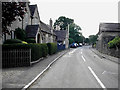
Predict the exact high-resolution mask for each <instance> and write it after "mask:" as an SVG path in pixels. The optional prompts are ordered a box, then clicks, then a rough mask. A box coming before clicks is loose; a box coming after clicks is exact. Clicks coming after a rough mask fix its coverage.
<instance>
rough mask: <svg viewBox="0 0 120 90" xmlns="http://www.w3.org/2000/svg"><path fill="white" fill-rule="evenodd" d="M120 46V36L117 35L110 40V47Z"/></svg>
mask: <svg viewBox="0 0 120 90" xmlns="http://www.w3.org/2000/svg"><path fill="white" fill-rule="evenodd" d="M116 46H117V47H119V48H120V37H118V36H117V37H115V38H114V39H113V40H112V41H110V42H108V47H109V48H116Z"/></svg>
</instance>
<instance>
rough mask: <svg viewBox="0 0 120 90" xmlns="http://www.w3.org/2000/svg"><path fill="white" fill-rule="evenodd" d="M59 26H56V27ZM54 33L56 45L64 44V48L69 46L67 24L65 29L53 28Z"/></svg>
mask: <svg viewBox="0 0 120 90" xmlns="http://www.w3.org/2000/svg"><path fill="white" fill-rule="evenodd" d="M58 28H59V26H57V29H58ZM54 33H55V34H56V35H57V43H58V45H65V48H68V47H69V26H68V28H67V30H60V28H59V29H58V30H54Z"/></svg>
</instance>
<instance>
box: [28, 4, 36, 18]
mask: <svg viewBox="0 0 120 90" xmlns="http://www.w3.org/2000/svg"><path fill="white" fill-rule="evenodd" d="M29 8H30V13H31V16H33V15H34V13H35V9H36V8H37V4H35V5H29Z"/></svg>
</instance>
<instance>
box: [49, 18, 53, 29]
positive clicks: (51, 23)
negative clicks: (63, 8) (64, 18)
mask: <svg viewBox="0 0 120 90" xmlns="http://www.w3.org/2000/svg"><path fill="white" fill-rule="evenodd" d="M49 25H50V27H51V29H52V27H53V21H52V19H51V18H50V21H49Z"/></svg>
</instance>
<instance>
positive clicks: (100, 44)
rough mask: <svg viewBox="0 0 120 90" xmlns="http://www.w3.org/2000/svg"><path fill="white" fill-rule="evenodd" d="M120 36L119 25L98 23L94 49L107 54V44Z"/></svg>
mask: <svg viewBox="0 0 120 90" xmlns="http://www.w3.org/2000/svg"><path fill="white" fill-rule="evenodd" d="M116 36H120V23H100V25H99V33H98V41H97V45H96V48H97V49H98V50H99V51H100V52H105V53H107V51H108V42H109V41H111V40H112V39H114V38H115V37H116Z"/></svg>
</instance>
